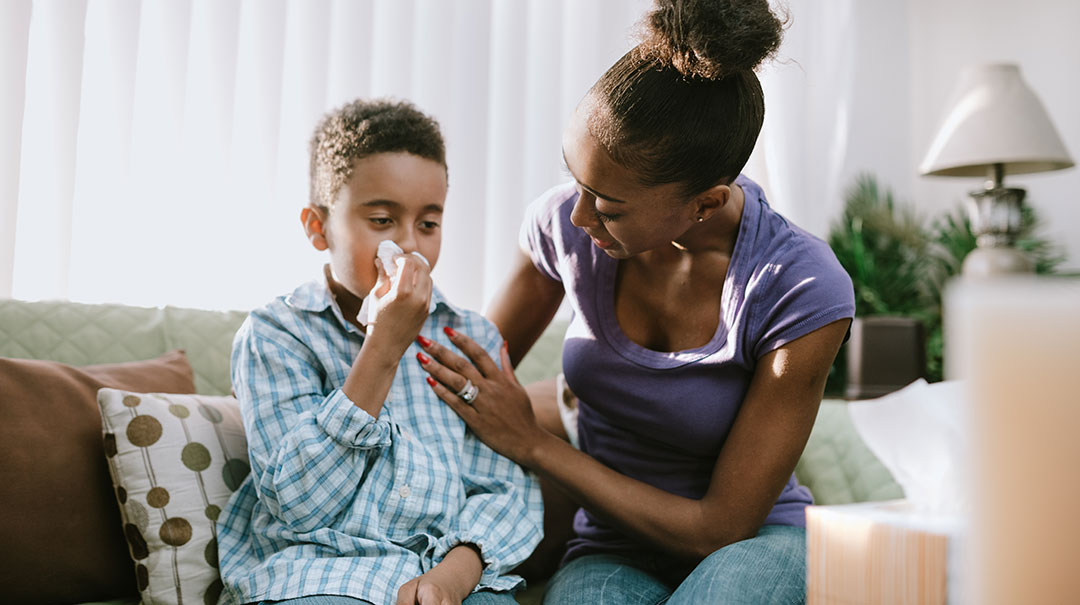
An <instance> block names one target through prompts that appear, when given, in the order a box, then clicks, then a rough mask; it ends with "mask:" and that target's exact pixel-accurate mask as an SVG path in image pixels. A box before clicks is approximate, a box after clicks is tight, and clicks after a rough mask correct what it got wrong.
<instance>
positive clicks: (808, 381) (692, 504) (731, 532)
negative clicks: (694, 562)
mask: <svg viewBox="0 0 1080 605" xmlns="http://www.w3.org/2000/svg"><path fill="white" fill-rule="evenodd" d="M848 323H849V322H848V320H842V321H837V322H834V323H832V324H829V325H827V326H825V327H823V328H820V329H818V330H816V331H814V332H812V333H810V334H807V335H806V336H803V337H802V338H799V339H797V340H795V341H793V342H790V343H788V344H786V345H784V346H782V347H780V348H779V349H777V350H775V351H773V352H771V353H769V354H768V355H765V356H764V357H763V358H762V359H761V360H759V362H758V367H757V370H756V371H755V373H754V377H753V380H752V381H751V384H750V389H749V390H748V392H747V395H746V398H745V400H744V402H743V405H742V407H741V408H740V410H739V413H738V416H737V417H736V419H735V423H734V425H733V426H732V429H731V432H730V433H729V434H728V437H727V441H726V442H725V444H724V446H723V449H722V451H721V452H720V456H719V457H718V458H717V461H716V465H715V467H714V469H713V474H712V479H711V482H710V485H709V489H708V491H707V492H706V494H705V496H704V497H703V498H702V499H700V500H694V499H690V498H684V497H681V496H676V495H674V494H671V493H668V492H665V491H663V490H661V489H658V488H655V487H653V486H651V485H648V484H646V483H643V482H641V481H637V480H635V479H631V478H629V477H627V476H625V475H622V474H621V473H618V472H616V471H614V470H612V469H610V468H608V467H606V466H604V465H603V464H601V463H600V462H598V461H596V460H595V459H593V458H592V457H590V456H588V455H587V454H584V453H582V452H580V451H578V450H576V449H574V448H573V447H572V446H570V445H569V444H568V443H566V442H565V441H563V440H561V439H559V438H558V437H555V436H553V435H551V434H550V433H549V432H547V431H544V430H541V429H540V427H539V425H538V424H537V421H536V418H535V416H534V415H533V413H532V409H531V407H530V405H529V401H528V398H527V397H526V396H525V395H524V390H523V389H522V388H521V386H520V385H518V384H517V383H516V381H513V374H512V373H510V374H507V373H506V372H503V371H500V370H499V369H498V368H496V367H495V364H494V362H493V361H492V360H491V359H490V358H488V357H487V355H486V353H483V352H482V350H481V349H479V347H478V346H477V345H475V343H472V342H471V341H468V340H467V339H466V338H465V337H463V336H461V335H457V336H455V337H454V338H453V339H452V340H453V342H454V344H455V345H458V347H459V348H461V349H462V350H463V351H465V352H466V353H467V354H469V356H470V358H472V359H473V363H475V364H476V365H475V366H474V365H473V364H472V363H469V362H468V360H466V359H464V358H462V357H460V356H458V355H456V354H454V353H452V352H450V351H448V350H446V349H445V348H442V347H439V346H438V345H435V347H434V348H433V349H432V353H433V355H434V357H435V358H436V359H437V360H439V362H440V363H431V364H428V366H426V367H427V368H428V371H429V372H430V373H431V374H432V375H433V376H434V377H435V378H436V379H437V381H438V382H436V384H435V385H434V386H433V388H434V389H435V391H436V393H438V394H439V396H440V397H441V398H442V399H443V401H445V402H447V403H448V404H449V405H450V406H451V407H452V408H453V409H454V410H455V411H456V412H457V413H458V415H460V416H461V417H462V418H463V419H464V420H465V421H466V422H467V423H468V425H469V426H470V428H472V430H473V431H474V432H475V433H476V434H477V435H478V436H479V437H480V438H481V439H483V440H484V442H485V443H487V444H488V445H489V446H491V447H492V448H493V449H495V450H496V451H498V452H500V453H502V454H503V455H505V456H507V457H509V458H511V459H513V460H515V461H517V462H519V463H521V464H523V465H525V466H528V467H530V468H532V469H533V470H535V471H537V472H538V473H539V474H540V475H541V476H542V477H546V478H549V479H551V480H552V481H554V482H555V483H557V484H558V485H560V486H561V487H562V489H564V490H565V491H566V492H567V493H569V494H570V496H571V497H573V498H574V499H575V500H577V501H578V502H580V503H581V504H582V506H584V507H585V508H587V509H588V510H589V511H591V512H592V513H593V514H596V515H599V516H601V517H603V518H605V519H606V520H607V521H608V522H610V523H612V524H614V525H616V526H618V527H620V528H622V529H623V530H624V531H626V532H627V533H629V534H631V535H634V536H637V537H638V538H640V539H642V540H645V541H647V542H650V543H652V544H654V545H656V546H657V547H659V548H661V549H663V550H666V551H668V552H672V553H675V554H678V555H682V556H685V557H687V558H692V559H701V558H703V557H705V556H707V555H708V554H709V553H712V552H713V551H715V550H717V549H719V548H721V547H723V546H726V545H727V544H731V543H733V542H737V541H739V540H743V539H746V538H749V537H752V536H754V535H755V534H756V533H757V531H758V529H759V527H760V526H761V524H762V522H764V520H765V518H766V517H767V516H768V513H769V511H770V510H771V509H772V507H773V504H775V502H776V499H777V498H778V497H779V495H780V492H781V491H782V490H783V488H784V484H785V483H786V482H787V480H788V478H789V477H790V476H791V473H792V472H793V471H794V469H795V463H796V462H797V461H798V459H799V456H800V455H801V454H802V451H803V448H804V447H805V445H806V440H807V438H808V437H809V435H810V429H811V428H812V427H813V424H814V419H815V418H816V416H817V410H818V406H819V405H820V403H821V397H822V394H823V393H824V390H825V378H826V376H827V375H828V371H829V366H830V365H831V364H832V361H833V359H834V358H835V356H836V353H837V351H838V350H839V348H840V344H841V343H842V342H843V338H844V334H845V332H846V330H847V327H848ZM436 349H437V350H436ZM478 350H479V352H480V353H482V355H481V354H477V353H478ZM504 355H505V354H504ZM505 361H506V360H505V359H504V362H505ZM443 364H445V366H449V367H445V366H444V365H443ZM451 368H452V369H451ZM500 374H501V376H499V375H500ZM463 376H464V377H468V378H469V379H470V380H472V381H473V382H474V383H476V384H479V385H480V393H481V394H480V396H479V397H477V399H476V400H475V401H473V404H472V405H468V404H465V403H464V402H463V401H461V399H460V398H458V397H456V396H455V395H454V392H455V391H457V390H458V389H459V388H460V386H461V384H463V383H464V378H463ZM444 385H448V386H444Z"/></svg>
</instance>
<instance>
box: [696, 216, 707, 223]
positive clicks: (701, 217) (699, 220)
mask: <svg viewBox="0 0 1080 605" xmlns="http://www.w3.org/2000/svg"><path fill="white" fill-rule="evenodd" d="M703 220H705V217H704V216H698V217H697V222H699V223H700V222H701V221H703Z"/></svg>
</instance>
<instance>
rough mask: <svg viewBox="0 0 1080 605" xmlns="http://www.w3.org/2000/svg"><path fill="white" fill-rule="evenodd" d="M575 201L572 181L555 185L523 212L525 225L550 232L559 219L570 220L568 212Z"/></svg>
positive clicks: (575, 192) (574, 185)
mask: <svg viewBox="0 0 1080 605" xmlns="http://www.w3.org/2000/svg"><path fill="white" fill-rule="evenodd" d="M576 199H577V184H576V183H574V182H573V181H569V182H566V183H562V184H561V185H556V186H554V187H552V188H550V189H548V190H547V191H545V192H543V193H541V194H540V195H539V196H538V197H537V198H536V199H535V200H533V201H532V202H531V203H530V204H529V207H528V209H527V210H526V211H525V221H526V223H530V224H534V225H536V226H538V227H540V228H541V229H542V230H550V229H551V227H553V226H554V225H555V224H557V223H559V220H558V219H559V218H560V217H562V218H565V220H570V210H572V209H573V206H574V201H575V200H576ZM545 228H546V229H545Z"/></svg>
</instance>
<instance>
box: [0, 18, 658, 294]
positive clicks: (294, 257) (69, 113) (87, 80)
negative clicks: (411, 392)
mask: <svg viewBox="0 0 1080 605" xmlns="http://www.w3.org/2000/svg"><path fill="white" fill-rule="evenodd" d="M648 5H649V2H648V0H630V1H628V0H590V1H589V2H580V1H578V0H562V1H553V0H528V1H519V0H359V1H351V0H303V1H301V0H171V1H169V2H158V1H150V0H147V1H138V0H90V1H87V0H5V1H4V2H3V3H0V83H2V84H0V85H2V89H3V93H0V296H14V297H17V298H24V299H40V298H68V299H73V300H82V301H90V302H97V301H118V302H124V303H129V304H145V305H158V304H174V305H186V306H197V307H207V308H250V307H252V306H255V305H258V304H261V303H263V302H265V301H267V300H268V299H269V298H271V297H272V296H274V295H277V294H280V293H282V292H285V291H288V290H289V289H290V288H291V287H293V286H294V285H296V284H298V283H300V282H301V281H304V280H306V279H309V278H311V277H312V276H313V275H315V274H316V271H317V270H318V267H319V266H320V265H321V263H322V262H323V259H322V257H321V256H320V255H319V254H318V253H316V252H315V251H314V250H312V249H311V248H310V246H309V245H308V244H307V242H306V240H305V239H304V237H303V235H302V232H301V230H300V225H299V219H298V218H297V217H298V214H299V210H300V208H301V207H302V205H303V204H304V203H305V202H306V196H307V139H308V136H309V135H310V132H311V130H312V128H313V127H314V124H315V122H316V120H317V119H318V117H319V116H320V115H321V114H322V113H323V112H324V111H326V110H328V109H330V108H333V107H336V106H338V105H340V104H342V103H343V102H345V101H347V100H350V99H352V98H354V97H358V96H364V97H374V96H396V97H401V98H408V99H411V100H413V101H414V102H415V103H417V104H418V105H419V106H420V107H421V108H422V109H424V110H425V111H427V112H429V113H431V114H433V115H435V116H436V117H437V118H438V119H439V120H440V122H441V123H442V126H443V129H444V134H445V136H446V139H447V146H448V154H449V158H448V163H449V167H450V193H449V197H448V200H447V216H446V221H445V236H444V242H443V254H442V258H441V260H440V262H439V266H438V268H437V269H436V281H437V283H439V285H440V287H442V288H443V290H444V291H445V292H446V293H447V294H448V295H449V296H450V297H451V298H452V299H453V300H455V301H458V302H460V303H461V304H463V305H466V306H470V307H479V306H481V305H482V304H483V302H484V301H485V300H486V299H487V298H488V297H490V296H491V294H492V293H493V291H494V290H495V289H496V288H497V286H498V283H499V281H500V280H501V278H502V277H503V275H504V274H505V272H506V270H507V269H508V266H509V261H510V259H511V252H512V251H513V249H514V247H515V242H516V237H517V227H518V224H519V223H520V220H521V217H522V214H523V211H524V207H525V205H526V204H527V203H528V202H529V201H530V200H531V199H532V198H534V197H535V196H536V195H537V194H539V193H540V192H542V191H543V190H544V189H546V188H548V187H550V186H552V185H554V184H556V183H558V182H560V181H561V180H563V179H564V178H565V177H564V176H563V175H562V174H561V173H560V168H559V166H560V163H561V157H560V152H559V142H560V136H561V132H562V127H563V124H564V123H565V121H566V118H567V116H568V114H569V112H570V111H571V110H572V109H573V107H574V105H576V103H577V101H578V100H579V98H580V97H581V95H582V94H584V92H585V91H586V90H587V88H588V87H589V85H591V83H592V82H593V81H594V80H595V79H596V78H597V77H598V76H599V75H600V74H601V73H602V72H603V71H604V70H605V69H606V68H607V67H608V66H609V65H610V64H611V63H612V62H613V61H614V60H615V59H616V58H617V57H618V56H620V55H621V54H622V53H623V52H625V51H626V50H627V49H629V48H630V46H631V44H632V35H631V31H632V26H633V24H634V23H635V22H636V21H637V20H638V19H639V18H640V16H641V15H642V14H643V13H644V11H645V10H646V9H647V8H648Z"/></svg>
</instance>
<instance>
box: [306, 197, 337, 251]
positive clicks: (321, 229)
mask: <svg viewBox="0 0 1080 605" xmlns="http://www.w3.org/2000/svg"><path fill="white" fill-rule="evenodd" d="M325 221H326V213H325V212H324V211H323V209H322V208H319V207H317V206H313V205H308V206H306V207H304V209H303V210H301V211H300V222H301V223H303V225H304V233H306V234H307V237H308V241H310V242H311V245H312V246H314V247H315V249H316V250H326V249H327V248H329V247H330V245H329V244H328V243H327V241H326V230H325V228H326V224H325Z"/></svg>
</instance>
